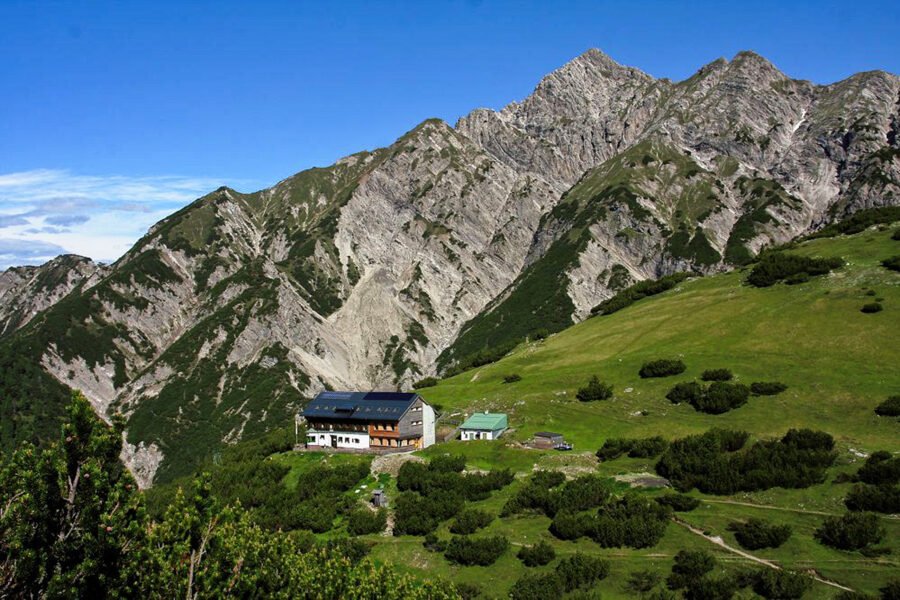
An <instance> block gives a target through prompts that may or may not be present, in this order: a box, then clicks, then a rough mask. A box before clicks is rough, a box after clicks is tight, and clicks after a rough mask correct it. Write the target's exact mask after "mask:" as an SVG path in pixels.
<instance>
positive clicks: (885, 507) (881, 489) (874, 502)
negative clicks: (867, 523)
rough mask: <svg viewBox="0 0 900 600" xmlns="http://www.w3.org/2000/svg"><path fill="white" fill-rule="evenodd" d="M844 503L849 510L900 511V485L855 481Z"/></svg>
mask: <svg viewBox="0 0 900 600" xmlns="http://www.w3.org/2000/svg"><path fill="white" fill-rule="evenodd" d="M844 504H845V505H846V506H847V508H848V509H850V510H855V511H872V512H878V513H884V514H896V513H900V487H898V486H896V485H890V484H883V485H870V484H867V483H857V484H856V485H854V486H853V488H851V490H850V491H849V492H848V493H847V497H846V498H844Z"/></svg>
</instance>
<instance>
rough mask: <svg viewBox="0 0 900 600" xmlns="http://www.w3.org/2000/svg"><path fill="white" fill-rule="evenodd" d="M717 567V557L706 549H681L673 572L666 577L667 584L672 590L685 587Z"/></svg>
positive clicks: (673, 566) (676, 557)
mask: <svg viewBox="0 0 900 600" xmlns="http://www.w3.org/2000/svg"><path fill="white" fill-rule="evenodd" d="M715 568H716V559H715V557H713V555H712V554H710V553H709V552H707V551H706V550H679V551H678V554H676V555H675V564H673V565H672V572H671V574H670V575H669V576H668V577H667V578H666V586H667V587H668V588H669V589H670V590H680V589H684V588H686V587H688V586H690V585H692V584H693V583H695V582H697V581H700V580H701V579H702V578H703V576H704V575H706V574H707V573H709V572H710V571H712V570H713V569H715Z"/></svg>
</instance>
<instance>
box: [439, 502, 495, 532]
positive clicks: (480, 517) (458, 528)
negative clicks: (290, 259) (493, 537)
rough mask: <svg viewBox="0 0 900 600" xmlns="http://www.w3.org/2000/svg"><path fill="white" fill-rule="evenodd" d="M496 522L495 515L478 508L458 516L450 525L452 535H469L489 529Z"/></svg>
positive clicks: (467, 510) (469, 509)
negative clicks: (484, 528) (485, 528)
mask: <svg viewBox="0 0 900 600" xmlns="http://www.w3.org/2000/svg"><path fill="white" fill-rule="evenodd" d="M493 520H494V515H492V514H491V513H489V512H486V511H483V510H481V509H478V508H466V509H464V510H463V511H462V512H461V513H459V514H458V515H456V518H455V519H454V520H453V523H452V524H451V525H450V533H456V534H459V535H468V534H470V533H475V532H476V531H478V530H479V529H481V528H483V527H487V526H488V525H489V524H490V523H491V521H493Z"/></svg>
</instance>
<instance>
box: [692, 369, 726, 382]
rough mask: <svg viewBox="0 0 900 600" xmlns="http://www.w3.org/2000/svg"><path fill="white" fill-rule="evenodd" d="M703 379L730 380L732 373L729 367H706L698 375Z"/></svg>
mask: <svg viewBox="0 0 900 600" xmlns="http://www.w3.org/2000/svg"><path fill="white" fill-rule="evenodd" d="M700 379H702V380H703V381H731V380H732V379H734V374H733V373H732V372H731V370H730V369H707V370H705V371H703V374H702V375H701V376H700Z"/></svg>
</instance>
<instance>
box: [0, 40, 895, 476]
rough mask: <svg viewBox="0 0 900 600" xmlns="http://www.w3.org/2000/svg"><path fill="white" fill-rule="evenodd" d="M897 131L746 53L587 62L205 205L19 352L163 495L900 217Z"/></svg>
mask: <svg viewBox="0 0 900 600" xmlns="http://www.w3.org/2000/svg"><path fill="white" fill-rule="evenodd" d="M898 123H900V78H897V77H896V76H892V75H889V74H884V73H878V72H875V73H874V74H859V75H855V76H852V77H850V78H847V79H845V80H843V81H841V82H837V83H835V84H831V85H829V86H817V85H815V84H812V83H810V82H806V81H802V80H794V79H790V78H788V77H787V76H786V75H784V74H783V73H781V72H780V71H778V69H777V68H775V67H774V65H772V64H771V63H770V62H768V61H767V60H765V59H764V58H762V57H761V56H759V55H757V54H755V53H751V52H741V53H739V54H738V55H736V56H735V57H734V58H733V59H732V60H731V61H727V60H724V59H719V60H716V61H713V62H712V63H709V64H708V65H706V66H704V67H703V68H701V69H700V70H698V71H697V72H696V73H695V74H694V75H692V76H691V77H690V78H688V79H685V80H684V81H681V82H677V83H672V82H670V81H668V80H664V79H655V78H653V77H651V76H650V75H647V74H646V73H643V72H641V71H640V70H638V69H635V68H633V67H624V66H622V65H618V63H615V61H613V60H612V59H611V58H609V57H608V56H606V55H605V54H603V53H602V52H600V51H598V50H589V51H587V52H585V53H584V54H582V55H581V56H579V57H576V58H575V59H573V60H572V61H570V62H568V63H566V65H563V67H561V68H560V69H557V70H556V71H554V72H552V73H550V74H548V75H547V76H545V77H544V78H543V79H542V80H541V82H540V83H538V85H537V86H536V88H535V90H534V92H533V93H532V94H530V95H529V96H528V97H527V98H525V99H523V100H522V101H519V102H512V103H510V104H508V105H507V106H505V107H504V108H502V109H501V110H499V111H492V110H489V109H475V110H474V111H472V112H471V113H469V114H468V115H466V116H464V117H461V118H460V119H459V120H458V121H457V123H456V126H455V127H451V126H450V125H449V124H447V123H445V122H444V121H441V120H439V119H429V120H426V121H423V122H422V123H420V124H419V125H417V126H416V127H414V128H413V129H411V130H410V131H409V132H407V133H406V134H404V135H403V136H401V137H399V138H398V139H397V140H396V141H395V142H394V143H392V144H391V145H390V146H387V147H385V148H379V149H376V150H373V151H371V152H370V151H363V152H360V153H356V154H353V155H350V156H348V157H345V158H342V159H340V160H338V161H336V162H335V163H334V164H333V165H331V166H328V167H317V168H313V169H308V170H306V171H302V172H300V173H297V174H295V175H292V176H291V177H288V178H285V179H283V180H282V181H280V182H278V183H277V184H276V185H274V186H272V187H270V188H266V189H263V190H258V191H256V192H252V193H246V194H244V193H240V192H237V191H234V190H231V189H229V188H219V189H217V190H216V191H214V192H212V193H210V194H207V195H206V196H204V197H202V198H200V199H198V200H197V201H195V202H193V203H191V204H190V205H188V206H186V207H185V208H183V209H181V210H180V211H178V212H176V213H174V214H173V215H170V216H169V217H167V218H165V219H163V220H162V221H160V222H159V223H157V224H156V225H154V226H153V227H152V228H151V229H150V231H148V233H147V235H145V236H144V237H143V238H141V240H139V241H138V242H137V243H136V244H135V246H134V247H133V248H132V249H131V250H129V251H128V252H127V253H126V254H125V255H124V256H123V257H122V258H120V259H119V260H118V261H116V263H114V264H113V265H111V266H110V267H109V268H108V270H107V271H103V274H102V277H101V276H98V277H96V278H95V279H88V280H85V283H84V285H81V286H73V287H71V288H69V289H68V291H66V289H65V288H60V293H61V296H60V298H61V299H57V301H56V302H55V303H52V302H51V303H49V304H47V305H46V306H44V307H43V310H42V312H40V313H39V314H38V316H37V317H36V318H33V319H31V322H30V323H29V324H28V325H27V326H26V327H24V328H23V329H21V330H20V331H19V332H18V333H10V334H9V335H7V339H6V340H5V341H4V342H3V344H4V345H5V346H6V349H7V351H8V352H11V353H14V352H15V351H16V349H17V348H20V347H21V348H28V349H29V350H28V352H29V353H28V354H27V356H29V357H30V360H31V361H32V362H34V363H36V364H39V365H41V366H42V368H43V371H44V372H45V373H46V374H48V375H49V376H51V377H52V378H53V379H54V380H56V381H58V382H60V383H62V384H64V385H65V386H69V387H78V388H80V389H82V390H83V391H84V392H85V394H86V395H87V397H88V398H89V399H90V400H91V401H92V403H93V405H94V407H95V409H96V410H97V411H98V412H99V413H100V414H104V415H105V414H108V413H109V412H110V411H112V410H122V411H124V412H125V413H126V414H127V415H128V417H129V428H128V434H127V435H128V440H127V441H128V443H129V444H130V446H129V447H130V448H131V449H132V450H131V451H130V455H129V457H126V462H127V463H128V464H129V466H131V467H132V469H133V471H135V472H136V473H140V476H139V480H140V481H141V483H142V485H149V484H150V482H151V481H152V480H153V479H154V477H156V476H157V475H158V474H160V473H162V475H163V476H164V478H171V477H173V476H177V475H178V474H181V473H184V472H186V471H187V470H188V469H189V465H190V464H191V461H195V460H197V455H198V454H203V453H207V452H211V451H213V450H214V449H215V448H216V447H217V446H218V445H221V444H222V443H229V442H231V441H234V440H237V439H240V438H241V437H242V436H248V435H255V434H257V433H259V432H262V431H265V430H266V429H267V428H268V427H270V426H271V423H272V422H273V421H278V422H281V421H283V420H284V419H288V418H291V415H292V414H293V413H294V412H295V411H296V410H297V409H298V408H299V406H300V405H301V404H302V402H303V399H304V398H305V397H308V396H309V395H311V394H313V393H315V392H317V391H319V390H321V389H324V388H325V387H353V388H375V387H402V386H405V385H408V384H409V383H410V382H411V381H413V380H415V379H417V378H419V377H422V376H424V375H431V374H434V373H435V372H436V365H439V366H440V367H446V366H447V365H449V364H451V363H452V362H454V361H458V360H461V359H462V358H464V357H465V355H466V354H467V353H468V352H471V351H477V350H479V349H482V348H484V347H488V346H494V345H502V344H503V343H504V342H506V341H509V340H510V339H512V337H514V336H513V334H515V335H519V334H524V335H527V334H528V333H529V332H530V331H533V330H535V329H539V328H542V327H545V326H546V325H545V324H542V323H541V322H540V321H541V320H542V319H543V318H544V317H542V316H541V315H545V314H546V315H550V316H552V319H551V321H552V326H551V327H550V329H551V330H558V329H560V328H563V327H565V326H566V325H568V324H571V323H573V322H576V321H578V320H580V319H582V318H584V317H585V316H587V314H589V310H590V308H591V307H592V306H594V305H596V304H597V303H598V302H600V301H602V300H603V299H605V298H608V297H609V296H611V295H612V294H613V293H614V291H615V289H616V288H617V287H618V286H619V285H621V284H622V283H624V282H633V281H636V280H639V279H643V278H647V277H659V276H662V275H665V274H668V273H671V272H673V271H675V270H696V271H698V272H701V273H703V272H715V271H720V270H725V269H727V268H729V267H730V266H733V265H739V264H743V263H745V262H747V261H748V260H750V259H751V258H752V256H753V255H754V254H755V253H756V252H758V250H759V249H760V248H761V247H762V246H763V245H766V244H773V243H781V242H784V241H787V240H789V239H791V238H793V237H795V236H797V235H799V234H802V233H806V232H808V231H811V230H812V229H815V228H817V227H820V226H822V225H824V224H827V223H829V222H832V221H834V220H836V219H838V218H840V217H841V216H843V215H846V214H850V213H852V212H855V211H856V210H859V209H863V208H870V207H873V206H881V205H888V204H896V203H898V202H900V160H898V140H897V135H896V134H897V131H898V130H900V125H898ZM534 273H537V275H535V274H534ZM548 281H552V282H553V284H552V285H553V286H554V287H553V289H552V290H551V294H550V296H549V297H547V296H546V294H544V291H546V287H547V285H548V283H547V282H548ZM529 286H530V287H529ZM528 290H536V291H537V292H540V293H537V292H535V293H529V292H528ZM62 292H65V293H62ZM542 294H544V295H542ZM509 298H513V299H514V301H513V302H512V304H511V303H510V302H511V301H510V300H509ZM542 298H543V300H542ZM541 302H543V304H541ZM542 307H543V308H542ZM2 308H3V309H4V310H6V307H2ZM479 323H489V324H491V325H490V326H487V325H485V327H487V329H485V328H484V327H482V326H481V325H479ZM507 323H511V324H512V326H508V325H506V324H507ZM86 347H89V350H86V349H85V348H86ZM5 437H7V438H8V436H5ZM13 437H14V436H13ZM2 442H3V444H4V445H6V444H8V443H9V438H8V439H3V440H2ZM137 456H139V457H140V458H134V457H137ZM160 468H162V471H159V470H160Z"/></svg>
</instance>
